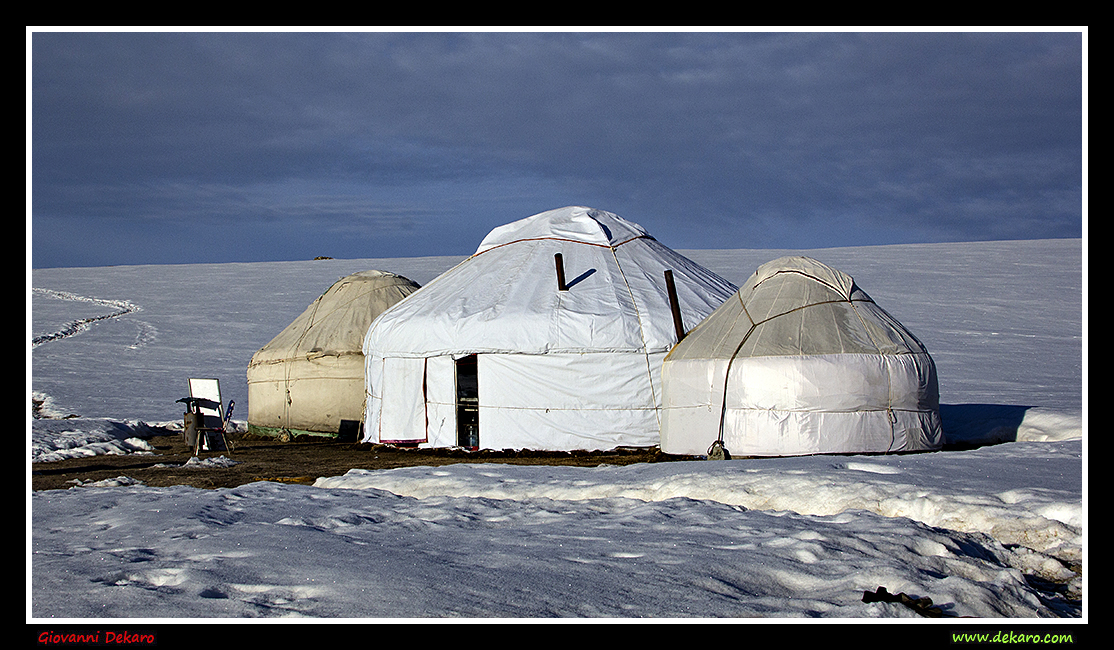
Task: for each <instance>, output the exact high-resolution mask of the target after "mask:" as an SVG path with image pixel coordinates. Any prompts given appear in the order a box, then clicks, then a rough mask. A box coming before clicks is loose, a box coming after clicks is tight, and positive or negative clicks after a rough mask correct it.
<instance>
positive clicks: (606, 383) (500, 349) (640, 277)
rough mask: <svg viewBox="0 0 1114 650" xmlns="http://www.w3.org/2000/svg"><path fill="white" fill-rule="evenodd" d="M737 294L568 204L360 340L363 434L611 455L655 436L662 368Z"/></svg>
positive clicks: (522, 225)
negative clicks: (694, 329)
mask: <svg viewBox="0 0 1114 650" xmlns="http://www.w3.org/2000/svg"><path fill="white" fill-rule="evenodd" d="M666 271H669V272H670V274H671V275H672V278H673V284H674V286H675V295H676V297H677V301H676V304H677V306H678V310H677V311H678V312H679V315H680V322H681V323H682V327H691V326H692V325H694V324H695V323H698V322H700V321H701V320H703V318H704V317H705V316H707V315H708V314H710V313H711V312H712V311H713V310H714V309H715V308H716V307H718V306H719V305H720V304H721V303H723V301H724V300H726V299H727V298H728V297H730V296H731V295H732V294H733V293H734V291H735V287H734V286H733V285H732V284H730V283H729V282H727V281H726V280H724V279H723V278H720V277H719V276H717V275H716V274H715V273H712V272H711V271H709V270H707V269H705V268H703V267H701V266H700V265H698V264H696V263H695V262H693V261H692V260H689V259H687V258H685V257H684V256H682V255H680V254H678V253H676V252H674V251H672V250H670V249H669V248H667V247H665V246H663V245H662V244H660V243H658V242H657V241H656V240H655V239H653V238H652V237H651V236H650V235H649V234H648V233H647V232H646V231H645V230H644V229H643V228H642V227H641V226H639V225H637V224H635V223H632V222H629V221H626V220H624V219H622V218H620V217H619V216H617V215H615V214H612V213H609V212H604V211H602V210H594V209H591V208H586V207H566V208H561V209H557V210H551V211H548V212H543V213H541V214H537V215H534V216H532V217H528V218H526V219H522V220H520V221H516V222H514V223H510V224H507V225H505V226H501V227H499V228H496V229H494V230H493V231H491V233H490V234H489V235H488V236H487V237H486V238H485V239H484V240H483V242H482V243H481V244H480V246H479V248H478V249H477V250H476V252H475V254H473V255H472V256H471V257H469V258H468V259H466V260H465V261H463V262H461V263H460V264H459V265H457V266H456V267H454V268H452V269H450V270H449V271H447V272H445V273H444V274H442V275H441V276H439V277H437V278H436V279H434V280H433V281H432V282H430V283H429V284H427V285H426V286H424V287H422V289H421V290H419V291H417V292H415V293H414V294H413V295H412V296H410V298H408V299H407V300H406V301H404V302H402V303H399V304H398V305H395V306H394V307H392V308H391V309H388V310H387V311H386V312H384V313H383V314H382V315H381V316H380V317H379V318H378V319H376V321H375V322H374V323H373V324H372V326H371V328H370V329H369V330H368V333H367V338H366V339H365V341H364V348H363V349H364V358H365V362H366V364H367V368H366V384H367V392H368V395H367V413H366V417H365V437H364V439H365V440H367V441H369V442H383V443H396V444H413V445H419V446H425V447H451V446H462V447H470V448H485V449H538V450H607V449H613V448H616V447H621V446H633V447H639V446H643V447H644V446H654V445H657V444H658V439H659V428H660V422H659V410H660V406H661V361H662V359H663V358H664V357H665V354H666V352H668V351H669V349H670V348H672V347H673V345H674V344H675V343H676V342H677V340H678V334H677V332H678V330H677V327H676V324H675V323H676V321H675V319H674V316H673V312H672V310H671V303H670V298H669V295H670V291H669V288H668V286H669V285H668V283H667V279H666V278H667V276H668V275H669V274H667V273H666Z"/></svg>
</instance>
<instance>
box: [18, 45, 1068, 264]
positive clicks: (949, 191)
mask: <svg viewBox="0 0 1114 650" xmlns="http://www.w3.org/2000/svg"><path fill="white" fill-rule="evenodd" d="M30 38H31V45H32V49H31V51H32V64H31V69H30V78H31V82H32V105H31V109H32V111H31V118H32V122H31V128H32V131H31V133H32V150H31V153H32V167H31V170H32V174H33V176H32V181H33V185H32V189H33V194H32V198H33V210H32V244H33V251H34V255H35V259H34V263H35V265H36V266H59V265H69V264H71V263H77V262H76V261H73V260H74V259H75V257H76V255H75V253H74V250H75V248H80V244H79V243H78V242H73V241H60V240H59V237H61V236H62V235H63V234H65V235H66V236H74V235H73V233H79V232H86V233H98V232H104V233H106V236H103V237H101V236H97V237H95V239H97V240H98V241H99V244H100V247H101V248H100V250H101V251H102V252H101V253H99V254H93V253H92V252H88V253H86V254H85V255H84V256H82V259H83V260H86V261H85V262H82V263H105V264H109V263H116V264H119V263H140V262H143V263H147V262H160V261H165V262H184V261H195V260H193V259H189V256H190V255H196V253H190V252H185V251H184V250H183V249H182V247H181V246H180V245H179V242H180V240H179V238H180V237H181V236H182V233H183V232H186V231H189V230H191V229H194V228H204V229H215V230H216V231H217V232H224V233H225V234H224V237H225V239H226V240H227V243H226V245H225V246H224V247H223V248H222V249H221V250H220V252H219V254H218V253H216V252H213V253H211V254H210V256H211V257H212V258H213V259H206V260H198V261H225V260H256V259H289V258H291V257H293V258H304V257H305V256H307V255H310V256H312V254H323V253H322V251H319V250H318V249H319V248H320V247H321V246H327V247H331V248H333V249H334V250H332V251H331V252H328V253H324V254H330V255H333V256H336V257H393V256H408V255H433V254H467V253H469V252H471V251H472V250H473V249H474V247H475V246H476V245H477V244H478V243H479V241H480V239H482V237H483V236H484V235H485V234H486V233H487V231H488V230H490V228H492V227H494V226H496V225H499V224H501V223H505V222H508V221H511V220H514V219H517V218H521V217H525V216H529V215H530V214H533V213H535V212H539V211H542V210H545V209H549V208H552V207H558V206H561V205H568V204H587V205H593V206H595V207H600V208H604V209H608V210H612V211H614V212H617V213H619V214H620V215H623V216H627V217H628V218H631V219H633V220H635V221H638V222H640V223H642V224H643V225H645V226H646V227H647V228H648V229H650V230H651V232H652V233H654V234H655V236H657V237H658V238H659V239H661V240H662V241H663V242H665V243H667V244H668V245H670V246H674V247H676V248H710V247H726V248H732V247H750V248H754V247H777V248H795V247H814V246H841V245H854V244H875V243H898V242H911V241H959V240H969V239H999V238H1039V237H1078V236H1081V234H1082V222H1083V216H1082V199H1083V197H1082V169H1083V167H1082V156H1083V148H1082V130H1083V123H1082V119H1083V118H1082V97H1083V81H1084V80H1083V65H1082V61H1083V56H1084V52H1083V36H1082V34H1080V33H1078V32H1075V33H1070V32H1068V33H1063V32H1061V33H1055V32H1053V33H906V34H900V33H886V34H875V33H865V34H847V33H800V34H792V33H682V34H675V33H557V34H550V33H547V34H529V33H477V34H471V33H468V34H445V33H62V32H36V33H34V34H32V35H31V36H30ZM63 222H64V223H66V224H67V227H66V228H59V227H56V225H57V224H60V223H63ZM121 229H130V230H131V232H130V233H129V237H128V240H129V241H136V240H142V241H143V242H144V245H141V246H135V245H132V244H130V243H129V245H128V246H126V247H123V246H116V245H114V244H113V241H115V240H116V239H121V240H122V239H123V238H114V237H112V236H108V234H110V233H113V232H115V233H119V232H120V230H121ZM93 239H94V237H92V236H91V235H90V236H87V237H86V240H87V241H91V240H93ZM262 242H266V243H267V244H266V245H265V246H264V245H262V244H261V243H262ZM310 249H313V250H310Z"/></svg>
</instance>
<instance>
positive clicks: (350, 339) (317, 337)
mask: <svg viewBox="0 0 1114 650" xmlns="http://www.w3.org/2000/svg"><path fill="white" fill-rule="evenodd" d="M417 289H418V285H417V284H416V283H414V282H413V281H411V280H408V279H407V278H404V277H402V276H399V275H395V274H393V273H386V272H384V271H363V272H360V273H355V274H353V275H349V276H346V277H343V278H341V279H340V280H338V281H337V282H336V283H335V284H333V285H332V286H331V287H329V289H328V290H327V291H325V293H323V294H321V296H319V297H318V298H317V299H316V300H314V301H313V304H311V305H310V306H309V307H308V308H307V309H306V310H305V311H304V312H303V313H302V314H301V315H300V316H298V317H297V318H295V319H294V321H293V322H292V323H290V325H288V326H287V327H286V329H284V330H282V331H281V332H279V334H278V336H276V337H275V338H274V339H272V340H271V342H270V343H268V344H267V345H265V346H263V347H262V348H260V350H259V351H258V352H256V353H255V355H253V356H252V358H251V363H249V364H248V371H247V378H248V429H249V431H250V432H252V433H257V434H263V435H276V436H291V435H304V434H312V435H330V436H331V435H340V436H343V437H353V438H354V437H355V436H357V435H358V432H359V429H360V421H361V419H362V416H363V410H364V357H363V349H362V346H363V341H364V336H365V335H366V334H367V329H368V327H369V326H370V325H371V322H372V321H373V320H375V318H376V317H377V316H379V314H381V313H382V312H383V311H385V310H386V309H387V308H388V307H391V306H392V305H394V304H395V303H397V302H399V301H400V300H402V299H403V298H405V297H407V296H409V295H410V294H412V293H414V292H415V291H416V290H417Z"/></svg>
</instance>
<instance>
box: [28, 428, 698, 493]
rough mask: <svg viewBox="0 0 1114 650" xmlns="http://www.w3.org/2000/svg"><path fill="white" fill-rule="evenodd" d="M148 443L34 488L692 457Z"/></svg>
mask: <svg viewBox="0 0 1114 650" xmlns="http://www.w3.org/2000/svg"><path fill="white" fill-rule="evenodd" d="M148 442H149V443H150V444H151V445H152V446H153V447H154V453H151V454H129V455H125V456H91V457H86V458H70V459H66V460H59V461H52V462H48V463H32V465H31V489H32V490H57V489H66V488H71V487H74V486H76V485H82V484H88V483H92V482H96V481H103V480H111V479H116V478H119V477H127V478H128V479H132V480H135V481H140V482H142V483H143V484H145V485H149V486H153V487H169V486H174V485H188V486H191V487H197V488H227V487H236V486H238V485H243V484H245V483H252V482H255V481H278V482H283V483H302V484H311V483H313V482H314V481H316V480H317V479H318V478H320V477H322V476H340V475H342V474H344V473H346V472H348V470H350V469H369V470H374V469H390V468H393V467H415V466H421V465H425V466H440V465H449V464H453V463H512V464H518V465H572V466H580V467H595V466H599V465H631V464H635V463H657V462H669V461H675V460H691V459H692V458H693V457H690V456H670V455H667V454H663V453H661V451H660V450H659V449H657V448H656V447H654V448H640V449H633V448H620V449H615V450H611V451H605V452H542V451H526V450H505V451H492V450H482V451H468V450H464V449H406V448H400V447H393V446H389V445H373V444H368V443H356V442H343V441H338V440H334V439H327V438H317V437H311V436H304V437H298V438H295V439H293V440H291V441H289V442H282V441H280V440H278V439H276V438H270V437H255V436H248V435H246V434H245V435H242V436H239V437H233V438H231V439H230V443H231V446H232V450H231V451H230V452H218V453H211V454H203V455H202V456H201V457H200V459H201V460H204V459H211V458H219V457H220V456H225V457H227V458H228V459H231V460H233V461H236V462H235V464H230V465H228V466H218V467H205V466H198V465H197V464H196V463H194V464H188V461H189V460H190V459H191V458H192V457H193V453H192V451H191V450H190V448H189V447H187V446H186V444H185V442H184V441H183V440H182V437H181V435H178V434H172V435H165V436H156V437H153V438H151V439H149V440H148Z"/></svg>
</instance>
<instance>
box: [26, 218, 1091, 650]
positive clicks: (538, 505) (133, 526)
mask: <svg viewBox="0 0 1114 650" xmlns="http://www.w3.org/2000/svg"><path fill="white" fill-rule="evenodd" d="M683 252H684V253H685V254H686V255H688V256H689V257H691V258H693V259H694V260H696V261H698V262H700V263H701V264H704V265H705V266H707V267H709V268H711V269H712V270H714V271H716V272H718V273H720V274H721V275H723V276H724V277H725V278H727V279H728V280H730V281H732V282H734V283H735V284H742V282H743V281H744V280H745V278H746V277H747V276H748V275H749V274H750V273H751V272H753V270H754V269H755V268H756V267H757V266H758V265H759V264H761V263H763V262H766V261H769V260H770V259H774V258H776V257H779V256H780V255H782V254H786V253H787V252H788V251H775V250H730V251H728V250H723V251H683ZM793 252H797V253H803V254H807V255H810V256H812V257H816V258H817V259H820V260H821V261H824V262H826V263H828V264H830V265H832V266H834V267H835V268H838V269H840V270H842V271H845V272H847V273H849V274H850V275H852V276H853V277H854V278H855V279H856V281H857V282H858V283H859V284H860V286H862V287H863V288H864V289H865V290H866V292H867V293H868V294H870V295H871V296H872V297H873V298H874V299H875V300H876V301H877V302H878V303H879V304H880V305H881V306H882V307H883V308H885V309H886V310H887V311H889V312H890V313H892V314H893V315H894V316H896V317H897V318H898V319H899V320H900V321H902V322H903V323H904V324H905V325H906V326H907V327H909V329H910V330H911V331H913V333H914V334H916V335H917V336H918V337H919V338H920V339H921V340H922V341H923V342H924V343H925V345H926V346H927V347H928V349H929V351H930V352H931V353H932V355H933V358H934V359H935V360H936V363H937V368H938V372H939V375H940V388H941V402H942V407H941V412H942V417H943V420H944V427H945V435H946V436H947V437H948V441H949V443H953V444H955V443H967V444H966V445H965V446H963V447H962V448H959V449H956V448H953V447H949V449H947V450H945V451H941V452H935V453H927V454H914V455H903V456H855V455H846V456H813V457H799V458H772V459H733V460H728V461H710V460H695V461H686V462H671V463H654V464H639V465H631V466H624V467H618V466H602V467H596V468H577V467H550V466H522V465H503V464H496V463H484V464H457V465H449V466H444V467H437V468H434V467H413V468H400V469H393V470H380V471H363V470H352V471H350V472H348V473H347V474H345V475H342V476H335V477H325V478H321V479H319V480H318V481H317V483H316V484H315V485H313V486H304V485H289V484H278V483H271V482H258V483H252V484H249V485H244V486H241V487H238V488H233V489H217V490H201V489H194V488H185V487H178V488H154V487H148V486H145V485H142V484H141V483H139V482H137V481H135V480H133V479H130V478H129V477H127V476H126V475H125V476H121V477H119V478H118V479H116V480H113V481H102V482H97V483H90V484H75V485H74V487H73V488H71V489H67V490H52V491H44V492H33V491H31V490H30V489H29V490H28V493H29V496H28V517H27V535H28V543H27V546H28V566H29V570H28V574H27V617H28V620H29V621H39V622H42V621H51V622H80V621H87V620H99V619H105V618H113V619H121V620H127V619H137V620H144V621H150V620H154V621H162V620H170V621H181V620H183V619H188V620H197V619H201V620H210V619H216V620H227V619H230V618H235V619H239V620H243V619H253V618H261V619H268V620H271V619H276V618H284V619H285V618H296V619H310V620H318V621H321V620H329V621H337V620H356V619H358V620H368V619H438V620H440V619H452V620H460V619H479V620H502V619H528V620H537V619H552V618H556V619H573V620H581V621H583V620H599V619H604V620H630V619H648V618H652V619H681V620H685V621H691V620H706V619H714V620H751V619H757V618H761V619H774V620H783V619H789V620H797V619H824V620H841V621H846V620H877V619H917V620H925V619H924V618H922V616H921V613H919V612H918V611H916V610H915V609H914V608H912V607H910V606H907V605H906V604H902V603H900V602H869V603H868V602H864V598H863V596H864V592H867V591H869V592H874V591H875V590H877V589H878V588H879V587H884V588H885V589H886V590H887V591H888V592H889V593H891V594H899V593H904V594H907V595H908V596H910V597H912V598H921V597H927V598H930V599H931V601H932V604H933V605H935V606H936V607H939V608H940V610H941V612H942V614H943V616H944V617H946V618H948V620H951V621H959V620H961V619H959V618H953V617H975V618H974V619H973V620H979V621H982V622H985V621H986V620H992V619H1008V620H1010V621H1017V620H1020V619H1026V620H1040V621H1047V620H1050V619H1056V620H1057V621H1060V622H1063V621H1064V620H1067V621H1069V622H1086V620H1087V617H1086V610H1085V608H1084V607H1083V606H1082V605H1081V604H1080V603H1081V602H1082V598H1083V592H1084V588H1083V581H1084V579H1083V574H1082V571H1081V567H1082V564H1083V554H1084V549H1085V547H1086V543H1085V538H1086V534H1085V531H1086V522H1085V520H1086V516H1087V509H1086V502H1085V497H1084V493H1085V489H1084V485H1085V484H1086V482H1087V478H1086V462H1085V457H1086V455H1087V451H1086V449H1087V444H1086V442H1087V440H1086V433H1085V432H1086V429H1087V420H1086V391H1085V388H1086V385H1085V377H1086V366H1085V361H1084V360H1085V358H1086V355H1085V340H1086V339H1085V323H1086V319H1085V309H1086V302H1085V295H1084V286H1085V276H1084V270H1083V268H1084V266H1083V256H1084V249H1083V243H1082V242H1081V241H1080V240H1044V241H1017V242H982V243H967V244H946V245H945V244H918V245H902V246H878V247H863V248H841V249H825V250H815V251H793ZM458 261H459V258H441V257H437V258H405V259H386V260H383V259H375V260H317V261H307V262H282V263H255V264H213V265H165V266H132V267H105V268H91V269H89V268H83V269H41V270H34V271H33V272H31V285H32V287H31V290H29V292H28V294H29V297H28V301H29V307H30V309H29V314H30V319H29V323H28V329H29V335H30V336H29V338H31V340H32V346H31V349H30V351H29V353H28V357H29V358H28V367H29V369H30V375H29V377H28V384H29V388H30V391H31V393H32V398H33V402H34V403H35V404H36V412H37V414H38V415H39V416H41V417H29V418H28V420H29V424H28V453H29V454H30V456H31V460H32V461H33V462H36V463H37V462H49V461H52V460H57V459H61V458H68V457H76V456H81V455H97V454H149V453H151V451H150V449H151V444H150V442H149V440H151V438H152V437H154V436H158V435H177V432H178V431H179V430H180V429H179V427H180V426H181V425H180V417H181V413H180V411H181V408H180V406H181V405H180V404H177V403H176V402H175V400H177V399H178V398H180V397H183V396H185V395H186V394H187V392H188V390H187V386H186V379H187V378H188V377H191V376H197V377H216V378H219V379H220V380H221V387H222V392H223V397H224V401H225V402H226V403H227V402H228V400H230V399H232V400H236V401H237V407H236V410H235V411H234V423H235V425H236V426H238V427H242V426H244V422H243V421H242V419H241V418H244V417H246V414H247V404H246V394H247V384H246V378H245V372H246V367H247V362H248V360H249V359H250V357H251V355H252V353H254V352H255V350H257V349H258V348H259V347H261V346H262V345H263V344H264V343H266V342H267V341H268V340H270V338H271V337H273V336H274V335H275V334H276V333H277V332H278V331H280V330H281V329H282V328H283V327H285V325H286V324H288V323H289V322H290V321H291V320H292V319H293V318H294V317H295V316H296V315H297V314H299V313H300V312H301V311H302V310H303V309H304V308H305V306H306V305H308V304H309V303H310V302H311V301H312V300H313V299H314V298H316V297H317V296H318V295H319V294H320V293H321V292H323V291H324V290H325V289H326V288H327V287H328V286H329V285H330V284H331V283H332V282H333V281H335V280H336V279H338V278H340V277H342V276H344V275H347V274H349V273H352V272H355V271H359V270H367V269H380V270H386V271H392V272H396V273H400V274H402V275H405V276H407V277H409V278H411V279H413V280H415V281H417V282H419V283H421V284H425V283H427V282H429V281H430V280H431V279H433V278H434V277H436V275H438V274H439V273H441V272H442V271H444V270H446V269H448V268H449V267H450V266H452V265H453V264H455V263H456V262H458ZM237 416H238V417H237ZM234 462H235V460H234V458H229V457H223V456H219V457H215V458H213V457H210V458H207V459H205V460H200V459H195V460H194V461H191V464H192V465H193V466H195V468H196V470H197V471H199V472H220V471H221V470H222V468H223V467H225V466H227V465H228V464H229V463H234ZM30 466H31V464H30V463H29V469H28V480H29V475H30V471H31V468H30ZM962 620H972V619H962ZM44 629H45V628H44Z"/></svg>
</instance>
